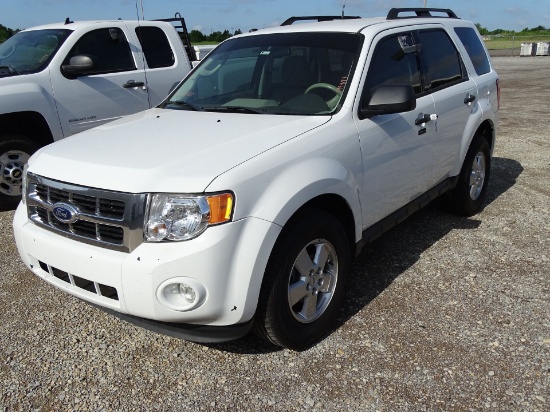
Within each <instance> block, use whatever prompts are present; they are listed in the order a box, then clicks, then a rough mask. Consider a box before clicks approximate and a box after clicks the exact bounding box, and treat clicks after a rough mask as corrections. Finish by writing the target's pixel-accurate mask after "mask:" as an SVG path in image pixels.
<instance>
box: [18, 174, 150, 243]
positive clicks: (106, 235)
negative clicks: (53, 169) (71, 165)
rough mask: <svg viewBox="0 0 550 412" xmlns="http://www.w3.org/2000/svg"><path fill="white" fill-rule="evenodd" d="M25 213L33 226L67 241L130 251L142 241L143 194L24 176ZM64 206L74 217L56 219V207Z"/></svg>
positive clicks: (145, 197) (29, 175) (144, 195)
mask: <svg viewBox="0 0 550 412" xmlns="http://www.w3.org/2000/svg"><path fill="white" fill-rule="evenodd" d="M26 199H27V212H28V215H29V218H30V219H31V220H32V221H33V222H34V223H36V224H37V225H39V226H41V227H43V228H45V229H48V230H51V231H53V232H56V233H59V234H62V235H64V236H66V237H69V238H71V239H75V240H78V241H81V242H84V243H89V244H93V245H96V246H100V247H105V248H109V249H114V250H119V251H124V252H130V251H132V250H133V249H135V248H136V247H137V246H138V245H139V244H140V243H141V242H142V241H143V220H144V216H145V207H146V202H147V195H146V194H130V193H122V192H112V191H107V190H101V189H94V188H89V187H84V186H77V185H72V184H68V183H64V182H59V181H55V180H50V179H46V178H43V177H41V176H37V175H32V174H30V173H29V174H28V176H27V198H26ZM61 204H62V205H68V206H69V207H70V208H71V210H73V211H75V212H76V214H77V218H76V220H74V221H71V222H64V221H62V220H60V219H58V218H57V217H56V216H55V215H54V213H53V211H54V208H55V207H56V205H61Z"/></svg>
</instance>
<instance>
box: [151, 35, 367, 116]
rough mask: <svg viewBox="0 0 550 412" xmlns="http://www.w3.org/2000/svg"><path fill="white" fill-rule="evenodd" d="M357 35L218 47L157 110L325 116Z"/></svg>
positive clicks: (265, 38) (340, 90)
mask: <svg viewBox="0 0 550 412" xmlns="http://www.w3.org/2000/svg"><path fill="white" fill-rule="evenodd" d="M360 43H361V36H360V35H358V34H349V33H290V34H267V35H255V36H247V37H241V38H235V39H230V40H228V41H226V42H224V43H222V44H221V45H220V46H219V47H218V48H216V49H215V50H214V51H213V52H212V53H210V54H209V55H208V56H207V57H206V59H205V60H204V61H203V62H201V64H200V65H199V66H198V67H197V68H196V69H195V70H194V71H193V72H192V73H191V75H190V76H189V77H188V78H187V79H185V81H184V82H183V83H182V84H181V85H180V86H179V87H178V88H177V89H176V90H175V91H174V92H173V93H172V95H171V96H170V97H169V99H168V100H167V101H165V102H164V103H163V105H162V106H161V107H163V108H167V109H178V110H200V111H204V110H206V111H232V112H238V113H270V114H297V115H317V114H329V113H332V112H334V111H335V110H337V109H338V107H339V102H340V100H341V99H342V96H343V95H344V94H345V92H346V86H347V84H349V82H350V80H351V68H352V67H353V66H354V61H355V59H356V58H357V56H358V51H359V48H360Z"/></svg>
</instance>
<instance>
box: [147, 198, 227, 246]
mask: <svg viewBox="0 0 550 412" xmlns="http://www.w3.org/2000/svg"><path fill="white" fill-rule="evenodd" d="M233 200H234V199H233V194H232V193H219V194H213V195H204V196H191V195H184V194H164V193H155V194H152V195H151V200H150V202H149V209H148V211H147V215H146V216H147V218H146V224H145V238H146V240H147V241H149V242H161V241H163V240H173V241H180V240H189V239H193V238H195V237H197V236H199V235H200V234H201V233H202V232H204V231H205V230H206V228H207V227H208V226H211V225H217V224H221V223H225V222H228V221H230V220H231V213H232V211H233Z"/></svg>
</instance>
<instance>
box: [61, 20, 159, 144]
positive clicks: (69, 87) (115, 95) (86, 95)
mask: <svg viewBox="0 0 550 412" xmlns="http://www.w3.org/2000/svg"><path fill="white" fill-rule="evenodd" d="M132 49H134V50H132ZM77 55H86V56H90V57H91V58H92V59H93V61H94V67H93V68H92V69H90V70H88V71H87V72H85V73H82V74H80V75H78V76H77V77H71V76H67V75H65V74H63V72H62V70H61V67H59V66H58V67H52V68H51V70H52V75H51V78H52V87H53V90H54V94H55V100H56V104H57V110H58V113H59V118H60V121H61V126H62V128H63V134H64V135H65V136H70V135H72V134H74V133H78V132H81V131H83V130H86V129H89V128H91V127H95V126H99V125H101V124H104V123H107V122H109V121H112V120H115V119H118V118H120V117H122V116H126V115H129V114H131V113H136V112H139V111H141V110H145V109H148V108H149V98H148V91H147V87H146V79H145V72H144V70H143V64H142V62H141V61H140V59H139V58H138V57H139V56H140V54H139V51H138V50H136V48H135V47H131V45H130V43H129V41H128V38H127V36H126V34H125V32H124V31H123V30H122V28H121V27H116V26H110V27H104V28H96V29H94V30H91V31H89V32H87V33H85V34H83V35H82V36H81V37H80V38H79V39H78V40H77V41H76V43H75V44H74V45H73V47H72V48H71V50H70V52H69V53H68V54H67V55H66V56H65V57H64V60H63V63H62V64H63V65H66V64H69V62H70V59H71V57H73V56H77Z"/></svg>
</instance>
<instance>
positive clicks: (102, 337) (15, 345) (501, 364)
mask: <svg viewBox="0 0 550 412" xmlns="http://www.w3.org/2000/svg"><path fill="white" fill-rule="evenodd" d="M494 63H495V65H496V68H497V70H498V71H499V73H500V75H501V80H502V82H501V84H502V110H501V124H500V129H499V133H498V140H497V147H496V150H495V153H494V159H493V168H492V176H491V184H490V193H489V200H488V203H487V205H486V207H485V209H484V210H483V212H482V213H480V214H479V215H477V216H475V217H473V218H470V219H467V218H461V217H456V216H453V215H449V214H447V213H445V212H443V211H442V210H441V208H440V207H439V205H438V204H437V203H436V204H433V205H430V206H428V208H426V209H424V210H423V211H421V212H419V213H417V214H416V215H414V216H413V217H411V218H410V219H409V220H408V221H406V222H404V223H403V224H402V225H401V226H399V227H398V228H396V229H394V230H392V231H390V232H389V233H387V234H386V235H384V236H383V237H382V238H380V239H379V240H377V241H376V242H375V243H373V244H371V245H370V246H369V247H368V248H367V249H366V250H364V252H363V253H362V254H361V255H360V256H359V258H358V259H356V261H355V263H354V266H353V272H354V279H353V281H352V285H351V291H350V293H349V295H348V304H347V306H346V307H345V310H344V311H343V313H342V316H341V318H340V321H339V323H338V324H337V325H335V328H334V331H333V332H332V333H331V334H330V335H329V336H328V337H327V338H326V339H325V340H323V341H322V342H320V343H319V344H318V345H316V346H315V347H313V348H311V349H310V350H307V351H304V352H292V351H287V350H276V349H274V348H272V347H270V346H268V345H266V344H264V343H262V342H260V341H259V340H257V339H256V338H254V337H252V336H250V337H246V338H244V339H241V340H239V341H235V342H231V343H227V344H223V345H212V346H203V345H199V344H194V343H189V342H185V341H181V340H178V339H174V338H170V337H167V336H163V335H158V334H155V333H153V332H149V331H146V330H143V329H139V328H137V327H135V326H132V325H129V324H127V323H124V322H122V321H120V320H118V319H116V318H114V317H112V316H109V315H107V314H105V313H103V312H101V311H100V310H98V309H96V308H94V307H92V306H90V305H88V304H86V303H84V302H81V301H79V300H77V299H76V298H73V297H71V296H68V295H65V294H63V293H60V292H58V291H57V290H55V289H54V288H53V287H50V286H49V285H47V284H46V283H45V282H43V281H41V280H39V279H38V278H36V277H35V276H34V275H32V274H31V273H30V272H29V271H27V270H26V269H25V268H24V267H23V265H22V264H21V263H20V262H19V259H18V256H17V252H16V249H15V245H14V243H13V239H12V235H11V219H12V216H13V215H12V213H0V238H1V242H0V244H1V251H0V267H1V269H2V270H1V277H0V297H1V298H0V321H1V322H0V353H1V356H2V361H1V364H0V389H1V391H0V393H1V395H0V409H2V408H3V409H4V410H25V411H27V410H56V411H57V410H123V411H134V410H159V411H172V410H173V411H182V410H197V411H198V410H201V411H203V410H231V411H233V410H239V411H252V410H262V411H270V410H273V411H301V410H317V411H323V410H327V411H344V410H357V411H469V410H473V411H478V410H494V411H523V410H525V411H544V410H546V411H548V410H550V281H549V279H550V278H549V274H550V137H549V130H550V128H549V126H550V109H549V107H548V105H549V103H550V87H548V79H550V57H548V58H545V57H539V58H495V59H494Z"/></svg>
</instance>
